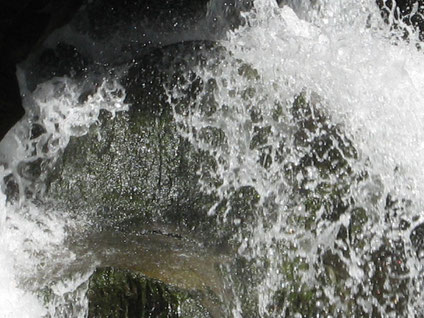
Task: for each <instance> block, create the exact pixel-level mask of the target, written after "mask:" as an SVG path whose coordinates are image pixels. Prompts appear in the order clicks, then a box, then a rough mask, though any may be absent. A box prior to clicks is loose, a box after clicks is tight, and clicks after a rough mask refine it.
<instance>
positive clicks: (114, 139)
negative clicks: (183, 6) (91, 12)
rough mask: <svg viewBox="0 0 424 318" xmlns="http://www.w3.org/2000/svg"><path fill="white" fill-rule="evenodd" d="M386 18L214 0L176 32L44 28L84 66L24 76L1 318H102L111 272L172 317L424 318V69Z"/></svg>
mask: <svg viewBox="0 0 424 318" xmlns="http://www.w3.org/2000/svg"><path fill="white" fill-rule="evenodd" d="M386 9H387V10H386V11H387V12H386V13H387V15H386V16H385V19H383V18H382V15H381V11H380V9H379V8H378V6H377V4H376V3H375V1H372V0H361V1H358V0H344V1H334V0H314V1H304V2H299V1H280V3H279V4H278V3H277V2H274V1H270V0H255V1H254V2H253V3H244V1H240V2H235V3H234V4H233V5H232V6H227V2H224V1H219V0H211V1H210V2H209V3H208V4H207V6H206V10H207V12H206V14H205V15H204V16H201V17H199V18H196V19H194V20H193V21H191V20H190V28H189V29H187V30H185V29H184V28H183V29H182V30H179V31H178V32H174V33H172V32H167V31H164V30H166V26H163V25H160V26H159V29H160V28H163V29H160V30H161V31H160V32H158V31H157V30H153V31H152V30H150V29H149V28H147V27H146V25H148V24H146V22H145V21H139V20H137V19H136V18H134V17H131V19H128V20H129V21H127V23H128V24H130V26H131V30H130V31H128V27H129V26H128V25H125V24H124V27H121V28H120V29H117V30H112V31H115V32H112V31H111V30H109V29H108V28H107V27H106V26H105V30H102V29H101V28H95V29H94V30H95V31H96V32H100V33H99V34H100V35H96V34H95V32H94V33H92V34H88V33H87V34H86V33H84V32H81V28H82V29H84V28H87V25H86V24H85V23H87V19H86V18H85V16H84V14H85V13H84V12H82V13H80V16H77V17H76V19H74V21H73V22H71V24H70V25H69V26H67V27H65V28H63V29H61V30H59V31H58V32H56V33H54V34H52V36H51V37H50V38H49V39H48V40H47V42H46V43H47V44H46V46H49V45H52V43H56V42H55V41H57V39H59V38H60V39H62V40H63V39H64V41H65V42H66V43H67V44H66V45H68V46H66V45H65V46H62V48H64V50H65V51H66V50H67V49H66V48H67V47H68V49H69V46H70V45H71V46H72V47H75V48H76V49H75V50H77V51H78V52H79V54H81V56H83V57H84V58H86V59H87V60H88V61H89V62H85V61H84V59H83V58H81V59H80V57H79V55H78V54H76V53H75V52H74V51H73V49H71V51H72V52H74V53H73V54H71V57H72V58H70V57H69V56H68V58H69V59H70V60H71V61H73V62H75V61H76V64H72V62H70V63H71V64H72V65H73V67H75V69H74V70H73V72H71V74H68V75H64V76H62V74H61V75H57V73H55V74H56V76H48V75H46V74H45V73H43V70H42V67H40V64H39V63H40V62H39V61H40V59H39V57H40V55H36V56H33V57H32V58H30V59H29V60H28V61H27V62H26V64H24V65H23V66H22V69H21V71H20V85H21V90H22V92H23V96H24V97H23V98H24V104H25V107H26V111H27V115H26V117H25V118H24V119H23V120H22V121H21V122H19V123H18V124H17V126H15V127H14V129H13V130H12V131H11V132H10V133H9V134H8V135H7V137H6V138H5V139H4V140H3V141H2V143H1V144H0V162H3V163H4V165H3V167H2V168H0V176H1V179H2V180H3V182H2V187H1V189H2V192H1V193H0V242H1V245H0V273H1V276H0V280H1V282H2V283H1V284H0V295H1V297H0V317H87V316H89V317H96V315H100V314H99V312H100V311H96V310H98V308H97V309H93V308H94V306H93V305H90V304H91V303H93V302H94V301H95V299H96V298H95V297H96V296H95V293H96V292H95V289H96V288H97V287H98V286H100V285H102V284H103V283H104V281H103V280H102V278H101V277H106V276H107V275H114V274H113V273H117V274H116V277H118V276H119V275H120V276H119V277H125V279H126V280H128V281H129V280H134V281H136V280H137V279H138V278H137V277H138V276H137V275H139V273H141V274H142V275H145V276H146V277H148V279H154V280H155V281H154V283H151V282H149V283H143V284H144V285H143V286H153V287H149V288H150V292H151V293H152V294H154V293H155V292H154V290H156V291H157V290H161V291H162V294H161V295H159V296H157V295H156V294H155V295H156V296H157V297H159V298H160V299H161V300H160V301H161V302H162V301H164V300H163V299H166V301H168V300H169V299H171V298H172V297H174V296H173V295H177V296H175V297H174V298H172V299H173V300H172V301H175V303H177V307H174V303H172V305H169V306H168V307H169V308H168V309H167V310H169V316H171V317H222V316H224V317H421V316H423V315H424V299H423V296H424V295H423V294H422V290H423V287H424V286H423V282H424V281H423V278H424V277H423V274H422V273H423V267H422V264H423V263H422V258H423V255H424V254H423V253H424V244H423V237H424V215H423V208H424V202H423V199H422V197H423V195H422V194H423V193H424V175H423V173H422V166H423V165H424V162H423V159H422V158H424V146H423V142H422V141H421V140H424V133H423V132H420V131H421V130H422V129H421V128H423V122H424V109H422V108H423V107H422V106H423V105H424V95H423V94H424V93H423V92H424V72H422V70H423V69H424V58H423V55H422V52H421V49H420V47H421V41H420V37H419V34H418V32H417V31H416V30H414V28H413V27H411V26H410V25H408V24H407V23H405V21H406V20H405V19H404V20H399V19H398V17H397V15H396V14H395V12H394V11H393V10H390V8H386ZM413 15H419V13H418V12H417V11H416V10H415V11H414V10H413V12H412V13H411V17H413ZM384 20H386V21H384ZM178 21H179V20H178V19H176V20H175V21H173V23H174V22H175V23H174V24H175V25H177V24H178V23H179V22H178ZM112 25H113V24H112ZM141 29H142V30H144V31H141V32H140V31H139V30H141ZM153 29H154V28H153ZM102 32H103V33H102ZM149 32H151V33H149ZM105 34H107V35H108V36H105ZM122 34H125V35H127V36H128V38H123V37H122ZM111 41H114V42H113V43H115V45H114V46H113V47H111V46H110V45H109V43H110V42H111ZM56 52H57V48H56ZM37 63H38V64H37ZM78 63H79V64H78ZM75 65H77V66H75ZM78 65H79V66H78ZM81 65H82V66H81ZM56 67H57V65H56ZM78 67H80V68H78ZM75 70H76V71H75ZM78 70H80V71H78ZM56 72H57V70H56ZM79 72H80V73H81V74H80V73H79ZM422 131H424V129H423V130H422ZM105 268H106V269H105ZM121 270H122V272H121ZM114 271H116V272H114ZM93 273H97V276H95V275H94V276H93ZM98 273H101V274H100V276H99V274H98ZM111 273H112V274H111ZM101 275H103V276H101ZM90 277H91V278H90ZM92 277H97V278H92ZM99 277H100V278H99ZM113 277H115V276H113ZM143 277H144V276H143ZM143 279H145V278H143ZM143 282H144V280H143ZM96 284H97V285H96ZM146 284H147V285H146ZM149 284H150V285H149ZM155 284H159V285H155ZM99 288H100V287H99ZM134 288H135V287H134ZM137 288H138V287H137ZM122 293H125V292H122ZM164 294H166V295H168V296H166V297H170V298H166V297H165V296H163V295H164ZM93 295H94V296H93ZM169 295H171V296H169ZM156 296H155V297H156ZM116 297H118V298H119V297H123V296H122V295H118V296H116ZM149 297H150V296H149ZM155 297H153V296H152V297H151V298H149V299H152V301H157V299H159V298H155ZM163 297H165V298H163ZM119 299H121V298H119ZM122 299H123V298H122ZM155 299H156V300H155ZM122 302H124V301H122ZM143 304H144V305H146V304H145V301H144V303H143ZM90 306H91V307H90ZM103 306H106V307H107V304H105V303H103ZM128 306H129V305H128ZM146 306H147V305H146ZM128 308H130V307H128ZM131 308H132V307H131ZM145 308H147V307H145ZM99 310H102V309H99ZM103 310H106V309H105V308H103ZM107 310H109V309H107ZM111 310H112V309H111ZM131 310H132V309H131ZM131 310H130V312H131ZM151 310H152V311H151V314H152V315H154V313H155V312H154V310H157V308H156V309H151ZM105 312H106V311H103V313H105ZM156 313H157V312H156ZM133 314H134V313H133ZM134 315H137V314H136V313H135V314H134ZM100 316H101V315H100ZM112 316H113V317H124V316H120V314H119V313H117V312H114V315H112ZM125 317H126V316H125ZM129 317H132V316H131V314H130V315H129Z"/></svg>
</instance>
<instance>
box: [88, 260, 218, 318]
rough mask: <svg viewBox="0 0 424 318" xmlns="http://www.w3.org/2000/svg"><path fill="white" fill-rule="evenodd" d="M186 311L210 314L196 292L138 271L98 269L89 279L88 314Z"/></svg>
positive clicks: (176, 313)
mask: <svg viewBox="0 0 424 318" xmlns="http://www.w3.org/2000/svg"><path fill="white" fill-rule="evenodd" d="M187 314H194V315H195V317H211V315H210V313H209V312H208V311H207V310H206V309H205V308H204V307H203V306H202V304H201V299H200V296H199V295H196V293H195V292H190V291H187V290H182V289H178V288H176V287H173V286H170V285H166V284H164V283H163V282H161V281H159V280H155V279H151V278H148V277H146V276H144V275H142V274H140V273H137V272H133V271H128V270H123V269H118V268H113V267H112V268H111V267H109V268H98V269H97V270H96V271H95V272H94V274H93V275H92V277H91V278H90V283H89V289H88V317H92V318H95V317H111V318H112V317H125V318H133V317H134V318H135V317H188V316H187ZM193 317H194V316H193Z"/></svg>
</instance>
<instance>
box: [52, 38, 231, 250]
mask: <svg viewBox="0 0 424 318" xmlns="http://www.w3.org/2000/svg"><path fill="white" fill-rule="evenodd" d="M211 50H212V49H206V46H205V45H203V44H202V45H201V44H199V43H185V44H178V45H173V46H170V47H167V48H164V49H161V50H159V51H155V52H154V53H152V54H149V55H146V56H143V57H142V58H141V59H140V60H138V61H137V62H136V63H134V64H133V66H132V67H131V68H130V70H129V71H128V75H127V76H126V77H125V78H124V79H123V84H124V86H125V87H126V89H127V99H126V101H127V102H128V103H130V104H131V107H130V110H129V111H128V112H126V113H118V114H117V115H116V117H115V118H111V116H110V115H109V114H107V113H103V114H102V115H101V118H100V121H99V124H98V125H97V126H93V127H92V128H91V129H90V132H89V133H88V134H87V135H85V136H83V137H80V138H73V139H71V141H70V143H69V145H68V147H67V148H66V150H65V152H64V154H63V156H62V157H61V158H60V159H59V161H58V163H57V165H56V166H55V168H54V170H53V171H52V172H51V173H50V174H49V177H48V191H47V195H48V196H49V197H50V198H54V199H55V200H56V201H57V202H58V204H59V205H61V206H63V207H64V208H65V209H66V210H70V211H74V212H75V213H78V214H80V213H88V215H90V216H91V217H92V220H93V221H95V223H96V224H97V227H98V229H100V230H101V229H110V228H115V229H119V230H121V231H127V232H131V231H135V232H139V231H145V230H158V231H161V232H166V233H174V234H179V233H181V232H182V233H184V236H186V235H188V236H197V237H198V238H202V241H203V242H205V243H207V244H216V243H217V241H216V239H217V238H218V237H221V238H220V239H219V241H221V242H225V241H226V240H225V238H224V237H225V236H221V235H218V231H217V227H215V226H214V224H215V222H216V220H215V218H212V217H208V216H207V211H208V210H209V209H210V207H211V206H212V205H213V204H215V203H216V199H215V198H214V196H213V195H209V194H206V193H203V192H202V191H200V189H199V187H198V182H197V181H198V178H199V176H198V174H197V171H198V170H199V169H201V167H205V166H206V165H213V162H212V161H210V159H208V158H209V157H208V156H207V155H206V154H204V153H201V152H199V151H195V150H194V149H193V147H192V146H191V145H190V143H189V141H187V140H185V139H184V138H182V137H180V136H179V135H178V133H177V130H176V123H175V122H174V120H173V115H172V108H171V106H170V105H169V104H168V102H167V95H166V94H165V91H164V85H167V84H166V83H168V85H174V84H175V83H181V81H186V83H187V85H188V86H187V87H188V88H187V89H188V90H191V91H192V94H191V95H190V94H189V95H187V96H186V97H184V98H185V102H186V103H188V102H189V99H190V98H195V93H196V83H199V80H198V79H197V80H196V79H194V78H192V79H187V78H185V77H184V76H183V75H184V72H185V71H186V70H187V68H188V65H187V61H188V62H189V63H194V64H196V63H206V62H205V61H206V59H205V58H204V57H202V55H205V54H206V55H207V54H212V53H211ZM189 53H190V54H189ZM187 54H189V55H187ZM192 82H193V83H194V84H193V83H192ZM182 103H183V102H182ZM206 238H207V239H206Z"/></svg>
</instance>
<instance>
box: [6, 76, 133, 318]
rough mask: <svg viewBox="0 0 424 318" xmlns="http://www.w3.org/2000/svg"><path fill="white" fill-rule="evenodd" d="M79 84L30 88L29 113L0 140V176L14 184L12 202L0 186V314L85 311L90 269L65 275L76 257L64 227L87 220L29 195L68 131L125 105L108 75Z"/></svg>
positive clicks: (37, 189) (78, 226)
mask: <svg viewBox="0 0 424 318" xmlns="http://www.w3.org/2000/svg"><path fill="white" fill-rule="evenodd" d="M83 88H84V85H83V84H81V83H80V84H77V83H75V82H73V81H71V80H69V79H67V78H55V79H52V80H51V81H48V82H46V83H43V84H41V85H39V86H38V87H37V89H36V90H35V91H34V92H33V93H28V92H27V93H26V98H25V100H24V102H25V107H26V108H27V117H26V118H25V119H23V120H22V121H21V122H20V123H19V124H17V126H16V127H15V128H14V129H13V130H12V131H11V132H9V134H8V135H7V137H6V138H5V139H4V140H3V141H2V144H1V152H0V153H1V155H0V158H1V161H2V162H3V163H4V164H5V166H6V168H4V167H2V168H1V170H0V177H1V180H3V179H4V180H5V182H7V183H8V186H7V188H9V189H10V186H11V185H14V188H15V191H13V192H11V193H9V196H10V198H9V200H10V202H9V203H6V196H5V194H3V193H0V243H1V244H0V246H1V249H0V268H1V278H0V280H1V285H0V294H1V301H0V316H1V317H69V316H72V317H85V315H86V310H87V304H86V302H87V300H86V298H85V292H86V289H87V281H88V277H89V276H90V275H91V273H92V271H93V270H94V268H85V270H86V271H87V273H80V276H81V277H80V276H78V275H76V276H75V275H73V276H71V277H69V275H68V276H67V274H66V272H67V270H66V269H67V268H68V267H69V266H70V265H71V264H72V263H73V262H74V261H76V258H75V255H74V253H73V252H71V251H69V250H68V249H67V248H66V247H65V246H64V245H65V240H66V238H67V236H68V235H69V233H72V232H78V231H81V230H82V229H83V227H84V222H86V220H75V219H70V217H69V216H67V214H66V213H61V212H60V211H52V210H51V209H49V208H48V207H42V206H40V205H39V204H37V202H36V201H34V200H33V199H35V198H38V197H39V196H40V195H42V193H43V191H44V188H43V186H44V184H43V181H44V180H43V179H42V175H40V172H39V171H40V168H39V166H40V165H51V164H53V163H54V161H55V160H56V159H57V157H58V155H59V154H60V153H61V151H62V150H63V149H64V148H65V147H66V145H67V144H68V142H69V139H70V137H72V136H81V135H83V134H84V133H86V131H87V130H88V128H89V127H90V125H91V124H93V123H94V122H95V121H96V120H97V118H98V116H99V112H100V110H101V109H104V110H107V111H109V112H111V113H112V114H113V113H114V112H116V111H120V110H125V109H126V106H125V105H124V104H123V99H124V97H125V96H124V94H123V92H122V87H121V86H120V85H118V84H117V83H113V82H107V81H105V82H104V83H103V84H101V85H99V87H98V88H97V90H95V91H93V93H92V94H91V95H88V97H87V98H86V99H85V100H81V94H83V93H84V90H83ZM29 121H31V122H29ZM37 128H38V129H39V130H40V129H41V131H40V132H39V133H36V132H34V131H36V130H35V129H37ZM29 130H31V131H29ZM2 188H3V189H6V185H5V184H3V185H2ZM14 196H15V197H16V199H17V200H14V199H13V197H14ZM94 265H95V264H93V266H94ZM41 288H42V289H41Z"/></svg>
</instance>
